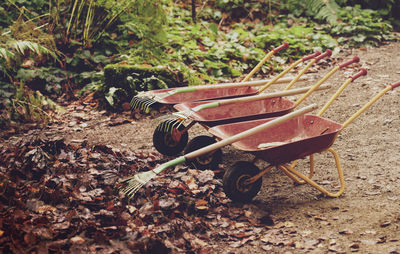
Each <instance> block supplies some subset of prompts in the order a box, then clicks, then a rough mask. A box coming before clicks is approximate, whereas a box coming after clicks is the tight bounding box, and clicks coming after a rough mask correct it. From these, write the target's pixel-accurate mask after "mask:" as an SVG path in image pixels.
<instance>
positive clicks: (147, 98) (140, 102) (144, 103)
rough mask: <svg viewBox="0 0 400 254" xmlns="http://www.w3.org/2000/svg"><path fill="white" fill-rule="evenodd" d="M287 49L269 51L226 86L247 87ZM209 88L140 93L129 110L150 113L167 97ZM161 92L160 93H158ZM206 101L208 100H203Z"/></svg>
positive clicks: (287, 45)
mask: <svg viewBox="0 0 400 254" xmlns="http://www.w3.org/2000/svg"><path fill="white" fill-rule="evenodd" d="M288 47H289V43H287V42H284V43H283V44H282V45H281V46H279V47H277V48H275V49H273V50H271V51H270V52H269V53H268V54H267V55H266V56H265V57H264V58H263V59H262V60H261V61H260V62H259V63H258V64H257V65H256V66H255V67H254V69H253V70H252V71H251V72H250V73H249V74H247V75H246V77H245V78H244V79H243V80H242V81H241V82H239V83H230V84H227V85H228V86H231V87H235V86H247V85H248V84H241V83H243V82H247V81H249V79H250V78H251V77H252V76H253V75H254V73H256V72H257V71H258V70H259V69H260V68H261V66H263V65H264V64H265V62H267V61H268V60H269V59H270V58H271V57H272V56H273V55H274V54H276V53H277V52H279V51H281V50H283V49H287V48H288ZM265 82H268V80H266V81H264V82H263V81H258V82H256V83H257V84H258V85H261V84H265ZM209 88H210V86H197V87H186V88H175V89H174V88H170V89H163V90H161V91H158V90H152V91H147V92H143V93H140V94H139V95H136V96H134V97H133V98H132V100H131V102H130V105H131V108H132V109H133V110H134V109H141V110H143V111H145V112H146V113H148V112H149V111H150V107H151V106H152V105H154V104H155V103H157V102H160V101H162V99H164V98H165V97H167V96H171V95H174V94H178V93H187V92H194V91H199V90H202V89H209ZM160 92H161V93H160ZM205 99H208V98H205Z"/></svg>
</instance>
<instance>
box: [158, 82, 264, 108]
mask: <svg viewBox="0 0 400 254" xmlns="http://www.w3.org/2000/svg"><path fill="white" fill-rule="evenodd" d="M172 90H174V89H173V88H170V89H159V90H155V91H153V93H154V94H155V95H156V94H157V93H159V94H162V93H166V92H168V91H172ZM257 91H258V89H257V88H255V87H251V86H244V87H221V88H213V89H208V90H201V91H194V92H184V93H176V94H170V95H167V96H165V97H161V98H157V96H156V97H155V98H154V100H155V101H157V102H158V103H161V104H178V103H183V102H189V101H203V100H212V99H228V98H233V97H242V96H249V95H255V94H256V93H257Z"/></svg>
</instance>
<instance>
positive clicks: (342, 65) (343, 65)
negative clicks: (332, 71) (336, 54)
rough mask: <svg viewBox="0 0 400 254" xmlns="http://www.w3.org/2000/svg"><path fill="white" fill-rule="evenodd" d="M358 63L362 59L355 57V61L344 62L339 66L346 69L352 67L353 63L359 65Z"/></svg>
mask: <svg viewBox="0 0 400 254" xmlns="http://www.w3.org/2000/svg"><path fill="white" fill-rule="evenodd" d="M358 62H360V58H359V57H358V56H354V57H353V59H351V60H349V61H347V62H344V63H342V64H341V65H339V68H340V69H343V68H344V67H346V66H348V65H350V64H352V63H358Z"/></svg>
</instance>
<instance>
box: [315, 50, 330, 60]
mask: <svg viewBox="0 0 400 254" xmlns="http://www.w3.org/2000/svg"><path fill="white" fill-rule="evenodd" d="M331 55H332V50H330V49H327V50H325V52H324V53H323V54H322V55H319V56H318V57H316V58H315V60H316V61H315V62H316V63H318V62H319V60H321V59H322V58H324V57H327V56H328V57H329V56H331Z"/></svg>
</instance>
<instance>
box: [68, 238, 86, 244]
mask: <svg viewBox="0 0 400 254" xmlns="http://www.w3.org/2000/svg"><path fill="white" fill-rule="evenodd" d="M70 242H71V243H72V244H83V243H84V242H85V239H83V238H82V237H80V236H74V237H72V238H71V239H70Z"/></svg>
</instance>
